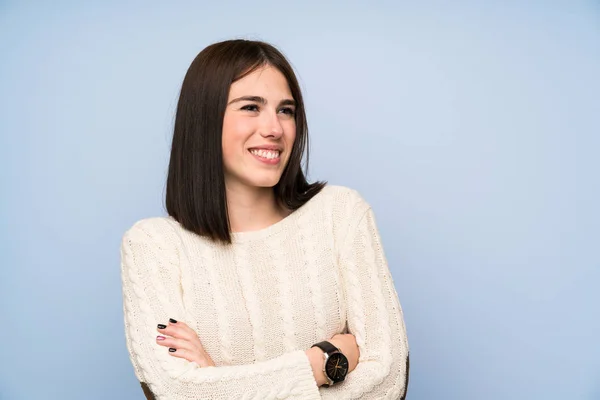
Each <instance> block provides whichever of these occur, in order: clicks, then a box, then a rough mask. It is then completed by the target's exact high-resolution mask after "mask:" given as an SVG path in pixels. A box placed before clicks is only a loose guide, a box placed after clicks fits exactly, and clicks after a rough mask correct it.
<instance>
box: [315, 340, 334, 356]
mask: <svg viewBox="0 0 600 400" xmlns="http://www.w3.org/2000/svg"><path fill="white" fill-rule="evenodd" d="M311 347H318V348H320V349H321V350H323V351H324V352H325V353H327V354H332V353H335V352H336V351H340V349H338V348H337V347H335V346H334V345H332V344H331V343H329V342H328V341H326V340H325V341H323V342H319V343H316V344H313V345H312V346H311Z"/></svg>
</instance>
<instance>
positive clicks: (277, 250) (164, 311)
mask: <svg viewBox="0 0 600 400" xmlns="http://www.w3.org/2000/svg"><path fill="white" fill-rule="evenodd" d="M121 257H122V262H121V272H122V280H123V302H124V315H125V334H126V339H127V348H128V350H129V355H130V358H131V362H132V363H133V366H134V370H135V374H136V377H137V378H138V379H139V380H140V381H142V382H146V383H147V384H148V385H149V386H150V388H151V390H152V391H153V392H154V394H155V396H156V398H157V399H177V400H180V399H189V400H192V399H194V400H197V399H260V400H264V399H398V398H401V397H402V396H404V394H405V391H406V382H407V373H408V371H407V369H408V365H407V364H408V362H407V358H408V344H407V339H406V331H405V327H404V321H403V316H402V310H401V308H400V303H399V301H398V296H397V294H396V290H395V288H394V284H393V280H392V277H391V275H390V271H389V269H388V266H387V262H386V258H385V256H384V252H383V249H382V247H381V239H380V237H379V233H378V231H377V228H376V225H375V219H374V216H373V212H372V210H371V208H370V207H369V205H368V204H367V203H366V202H365V200H363V199H362V197H361V196H360V195H359V194H358V193H357V192H356V191H354V190H351V189H348V188H344V187H341V186H326V187H325V188H324V189H323V190H322V191H321V192H320V193H319V194H317V195H316V196H315V197H313V198H312V199H311V200H310V201H309V202H308V203H306V204H305V205H304V206H302V207H301V208H300V209H298V210H296V211H295V212H293V213H292V214H290V215H289V216H288V217H286V218H285V219H283V220H282V221H280V222H278V223H276V224H274V225H272V226H269V227H268V228H265V229H262V230H259V231H254V232H243V233H233V244H232V245H229V246H227V245H222V244H217V243H214V242H212V241H210V240H208V239H206V238H203V237H200V236H198V235H196V234H194V233H191V232H189V231H187V230H184V229H183V228H182V227H181V226H180V225H179V224H178V223H177V222H176V221H175V220H174V219H172V218H170V217H157V218H148V219H143V220H141V221H139V222H137V223H135V224H134V225H133V227H131V228H130V229H129V230H128V231H127V232H126V233H125V235H124V237H123V242H122V247H121ZM169 318H174V319H176V320H181V321H183V322H185V323H186V324H188V325H189V326H190V327H192V328H193V329H194V330H195V331H196V332H197V333H198V337H199V338H200V340H201V341H202V344H203V346H204V348H205V350H206V351H207V352H208V354H209V355H210V356H211V357H212V359H213V361H214V362H215V364H216V366H215V367H207V368H200V367H199V366H198V365H197V364H196V363H191V362H188V361H187V360H184V359H180V358H175V357H172V356H170V355H169V353H168V350H167V348H165V347H163V346H159V345H158V344H156V336H157V334H158V332H157V331H156V325H157V324H159V323H163V324H166V323H167V322H168V320H169ZM346 330H347V332H350V333H352V334H354V335H355V336H356V340H357V343H358V346H359V349H360V360H359V364H358V366H357V368H356V369H355V370H354V371H352V372H350V373H349V374H348V376H347V377H346V380H345V381H344V382H342V383H340V384H337V385H334V386H331V387H321V388H318V387H317V385H316V383H315V380H314V377H313V373H312V370H311V366H310V363H309V361H308V358H307V356H306V354H305V350H306V349H308V348H310V346H311V345H313V344H314V343H316V342H319V341H322V340H327V339H330V338H331V337H332V336H333V335H334V334H336V333H341V332H345V331H346Z"/></svg>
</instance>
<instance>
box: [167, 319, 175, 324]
mask: <svg viewBox="0 0 600 400" xmlns="http://www.w3.org/2000/svg"><path fill="white" fill-rule="evenodd" d="M169 322H170V323H172V324H176V323H177V321H175V320H174V319H173V318H169Z"/></svg>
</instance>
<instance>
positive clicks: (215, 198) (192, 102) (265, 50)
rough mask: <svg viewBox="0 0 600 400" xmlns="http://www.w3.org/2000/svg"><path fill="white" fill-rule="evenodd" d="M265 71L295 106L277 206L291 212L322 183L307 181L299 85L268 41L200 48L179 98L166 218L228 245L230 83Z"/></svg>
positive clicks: (231, 42) (276, 188)
mask: <svg viewBox="0 0 600 400" xmlns="http://www.w3.org/2000/svg"><path fill="white" fill-rule="evenodd" d="M263 66H271V67H274V68H276V69H277V70H279V71H280V72H281V73H282V74H283V75H284V76H285V78H286V80H287V83H288V85H289V87H290V91H291V93H292V97H293V98H294V100H295V102H296V139H295V141H294V145H293V147H292V153H291V155H290V158H289V161H288V163H287V165H286V167H285V169H284V170H283V173H282V175H281V179H280V180H279V182H278V183H277V184H276V185H275V186H274V187H273V190H274V192H275V197H276V199H277V201H278V203H280V204H282V205H283V206H285V207H286V208H288V209H289V210H296V209H298V208H299V207H301V206H302V205H303V204H305V203H306V202H307V201H308V200H310V199H311V198H312V197H313V196H315V195H316V194H317V193H319V192H320V191H321V189H322V188H323V187H324V186H325V184H326V183H325V182H315V183H308V181H307V180H306V177H305V175H304V173H303V171H302V159H303V157H304V159H305V167H306V168H308V151H309V150H308V127H307V123H306V112H305V108H304V102H303V100H302V93H301V91H300V85H299V84H298V80H297V79H296V75H295V74H294V70H293V68H292V67H291V65H290V63H289V62H288V61H287V60H286V58H285V56H284V55H283V54H282V53H281V52H280V51H279V50H277V49H276V48H275V47H273V46H272V45H270V44H268V43H264V42H260V41H251V40H243V39H238V40H228V41H224V42H219V43H214V44H212V45H210V46H208V47H206V48H205V49H204V50H202V51H201V52H200V53H199V54H198V55H197V56H196V58H195V59H194V61H192V64H191V65H190V67H189V69H188V71H187V73H186V75H185V78H184V79H183V84H182V86H181V92H180V95H179V101H178V103H177V113H176V115H175V128H174V132H173V142H172V145H171V158H170V161H169V172H168V176H167V188H166V208H167V212H168V214H169V215H170V216H171V217H173V218H174V219H175V220H177V221H178V222H179V223H180V224H181V225H182V226H183V227H184V228H185V229H187V230H189V231H192V232H195V233H196V234H198V235H201V236H207V237H210V238H212V239H213V240H215V241H220V242H224V243H231V234H230V233H231V229H230V223H229V215H228V211H227V199H226V191H225V172H224V166H223V149H222V134H223V118H224V116H225V108H226V106H227V100H228V96H229V89H230V87H231V84H232V83H233V82H235V81H237V80H238V79H241V78H243V77H244V76H246V75H248V74H250V73H252V72H253V71H255V70H257V69H258V68H260V67H263Z"/></svg>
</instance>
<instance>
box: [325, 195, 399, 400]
mask: <svg viewBox="0 0 600 400" xmlns="http://www.w3.org/2000/svg"><path fill="white" fill-rule="evenodd" d="M354 211H355V212H354V213H353V215H354V216H353V217H350V218H351V221H353V222H351V223H350V226H349V233H348V234H347V238H346V240H345V242H344V244H343V247H342V248H341V253H340V255H339V257H340V258H339V260H340V261H339V262H340V266H341V269H342V274H343V276H344V283H345V287H346V299H347V305H348V315H347V323H348V332H349V333H352V334H353V335H354V336H355V337H356V341H357V344H358V346H359V349H360V358H359V363H358V365H357V367H356V369H355V370H354V371H352V372H350V373H349V374H348V375H347V376H346V380H345V381H344V382H342V383H340V384H338V385H334V386H332V387H329V388H323V389H321V396H322V398H323V399H359V398H360V399H364V400H368V399H394V400H396V399H404V398H405V396H406V390H407V385H408V373H409V358H408V350H409V349H408V342H407V337H406V329H405V325H404V319H403V313H402V309H401V306H400V302H399V300H398V295H397V293H396V289H395V287H394V282H393V279H392V276H391V273H390V270H389V268H388V265H387V261H386V258H385V255H384V252H383V248H382V244H381V238H380V236H379V232H378V230H377V227H376V224H375V217H374V214H373V211H372V210H371V208H370V207H369V206H368V204H366V202H364V201H363V202H360V207H359V210H354Z"/></svg>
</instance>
